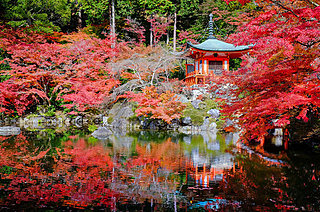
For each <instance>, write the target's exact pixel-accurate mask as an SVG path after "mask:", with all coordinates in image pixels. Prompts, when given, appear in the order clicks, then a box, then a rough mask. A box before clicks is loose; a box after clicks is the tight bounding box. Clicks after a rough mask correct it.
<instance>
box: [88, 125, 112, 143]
mask: <svg viewBox="0 0 320 212" xmlns="http://www.w3.org/2000/svg"><path fill="white" fill-rule="evenodd" d="M91 135H92V136H93V137H95V138H97V139H99V140H106V139H107V138H109V136H110V135H112V131H111V130H110V129H109V128H107V127H99V128H98V129H97V130H95V131H94V132H93V133H92V134H91Z"/></svg>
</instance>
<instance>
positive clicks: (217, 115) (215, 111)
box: [207, 109, 220, 119]
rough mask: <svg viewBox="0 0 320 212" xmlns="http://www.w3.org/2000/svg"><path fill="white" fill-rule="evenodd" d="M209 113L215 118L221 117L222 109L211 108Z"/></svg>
mask: <svg viewBox="0 0 320 212" xmlns="http://www.w3.org/2000/svg"><path fill="white" fill-rule="evenodd" d="M207 113H208V114H209V115H210V116H211V118H215V119H217V118H219V116H220V111H219V110H218V109H211V110H209V111H208V112H207Z"/></svg>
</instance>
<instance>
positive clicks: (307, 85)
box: [0, 0, 320, 141]
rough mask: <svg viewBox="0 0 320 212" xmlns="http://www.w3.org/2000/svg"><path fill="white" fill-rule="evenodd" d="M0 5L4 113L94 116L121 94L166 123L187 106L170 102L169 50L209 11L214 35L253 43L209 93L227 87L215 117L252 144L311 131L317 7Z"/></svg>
mask: <svg viewBox="0 0 320 212" xmlns="http://www.w3.org/2000/svg"><path fill="white" fill-rule="evenodd" d="M0 7H1V8H0V11H1V14H0V17H1V20H2V25H1V29H0V38H1V40H0V49H1V52H0V57H1V58H0V59H1V76H0V77H1V78H0V90H1V93H0V102H1V103H0V112H1V113H2V114H3V115H11V116H21V115H24V114H28V113H32V112H35V111H37V106H38V105H45V106H46V107H47V109H48V110H52V111H57V110H64V112H66V113H69V114H78V113H79V112H80V113H82V112H95V111H99V110H101V108H106V107H110V105H112V104H114V103H115V102H116V101H119V99H120V100H121V99H126V98H127V99H131V100H132V101H135V102H137V104H138V106H137V110H136V113H137V114H138V115H145V116H150V117H151V118H156V119H162V120H164V121H165V122H167V123H170V122H171V120H173V119H176V118H180V117H181V115H182V112H183V109H184V108H185V105H183V104H182V103H179V102H178V101H175V99H176V95H175V94H177V93H181V92H182V91H183V90H185V85H184V83H183V82H182V81H181V79H183V77H184V76H183V73H184V69H183V65H182V66H181V65H180V62H179V61H181V60H179V59H181V57H180V55H179V54H178V53H177V52H182V51H183V50H184V49H185V48H186V43H187V42H188V41H189V42H193V43H195V42H197V41H198V42H201V41H203V40H204V39H206V37H207V33H208V32H207V28H208V15H209V14H210V13H212V14H214V26H215V34H216V36H217V37H218V38H219V39H221V40H227V41H230V42H231V43H235V44H237V45H248V44H253V48H252V51H251V53H250V55H246V56H244V57H243V58H242V59H243V62H242V64H241V67H242V68H239V69H238V70H237V71H232V72H225V73H224V74H223V75H222V76H221V77H219V78H217V79H215V80H216V83H215V86H214V87H212V91H213V92H214V91H216V89H217V86H218V87H219V85H221V84H223V85H225V84H232V85H234V89H231V90H229V92H231V93H229V96H233V97H234V98H229V102H224V103H225V105H224V106H223V108H224V111H223V112H224V114H225V116H226V117H229V118H231V119H235V120H237V122H238V124H239V126H240V127H241V128H242V129H243V137H244V138H246V139H247V140H252V139H256V140H258V141H259V140H261V139H262V138H263V137H264V136H265V135H266V134H267V132H268V130H270V129H272V128H274V127H275V126H278V127H283V128H286V129H289V130H290V131H291V132H295V131H299V129H303V131H304V132H305V133H304V135H303V139H310V138H317V137H318V135H319V127H318V126H319V115H318V114H319V104H320V101H319V89H320V88H319V78H320V77H319V75H318V72H319V71H320V69H319V64H320V61H319V42H320V40H319V35H320V24H319V17H320V8H319V2H317V1H312V0H306V1H303V0H300V1H297V0H296V1H295V0H279V1H276V0H269V1H240V2H238V1H227V2H225V1H222V0H217V1H213V0H208V1H200V0H199V1H198V0H185V1H163V0H159V1H158V0H156V1H149V0H138V1H120V0H119V1H113V0H110V1H94V0H92V1H91V0H87V1H85V0H83V1H80V0H78V1H76V0H75V1H66V0H47V1H44V0H40V1H33V0H16V1H9V0H1V6H0ZM235 63H236V64H234V65H233V67H234V68H238V67H239V61H235ZM275 76H276V77H275ZM175 78H178V79H175ZM230 99H231V100H230ZM291 134H292V133H291ZM299 139H301V138H300V137H299Z"/></svg>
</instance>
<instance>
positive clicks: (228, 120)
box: [225, 119, 234, 127]
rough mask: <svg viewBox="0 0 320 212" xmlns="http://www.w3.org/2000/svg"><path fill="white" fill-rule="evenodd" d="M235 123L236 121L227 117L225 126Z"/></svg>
mask: <svg viewBox="0 0 320 212" xmlns="http://www.w3.org/2000/svg"><path fill="white" fill-rule="evenodd" d="M233 124H234V122H233V121H232V120H230V119H226V123H225V127H230V126H232V125H233Z"/></svg>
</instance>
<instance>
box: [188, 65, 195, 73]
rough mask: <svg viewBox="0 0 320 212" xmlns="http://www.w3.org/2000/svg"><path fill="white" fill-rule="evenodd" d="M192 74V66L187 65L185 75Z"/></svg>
mask: <svg viewBox="0 0 320 212" xmlns="http://www.w3.org/2000/svg"><path fill="white" fill-rule="evenodd" d="M192 72H194V65H188V66H187V73H188V74H190V73H192Z"/></svg>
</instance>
